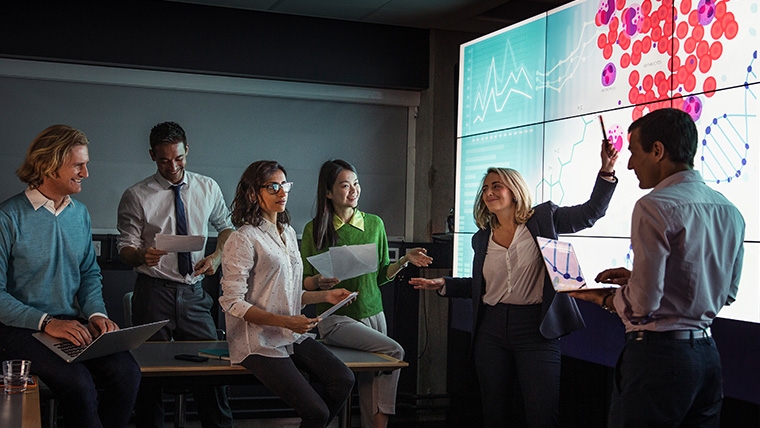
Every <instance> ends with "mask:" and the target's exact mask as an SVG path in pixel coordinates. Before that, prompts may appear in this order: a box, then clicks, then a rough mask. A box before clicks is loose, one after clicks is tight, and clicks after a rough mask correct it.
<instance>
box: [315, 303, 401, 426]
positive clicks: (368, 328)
mask: <svg viewBox="0 0 760 428" xmlns="http://www.w3.org/2000/svg"><path fill="white" fill-rule="evenodd" d="M317 326H318V327H319V334H320V336H322V341H323V342H324V343H325V344H327V345H335V346H341V347H344V348H352V349H359V350H362V351H368V352H377V353H379V354H384V355H388V356H390V357H393V358H396V359H399V360H403V359H404V348H402V347H401V345H399V344H398V342H396V341H395V340H393V339H391V338H390V337H388V336H387V332H388V327H387V324H386V322H385V314H384V313H383V312H380V313H379V314H377V315H374V316H371V317H369V318H364V319H362V320H360V321H356V320H354V319H353V318H350V317H347V316H343V315H331V316H329V317H327V318H326V319H324V320H323V321H321V322H320V323H319V324H317ZM399 375H400V370H393V371H392V372H390V373H388V372H361V373H358V374H357V376H356V379H357V382H358V385H359V409H360V411H361V420H362V428H372V426H373V425H374V415H375V413H378V412H380V413H385V414H388V415H393V414H395V413H396V388H397V386H398V377H399Z"/></svg>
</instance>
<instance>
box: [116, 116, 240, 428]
mask: <svg viewBox="0 0 760 428" xmlns="http://www.w3.org/2000/svg"><path fill="white" fill-rule="evenodd" d="M188 148H189V147H188V144H187V138H186V136H185V131H184V130H183V129H182V127H180V126H179V125H178V124H176V123H174V122H163V123H159V124H158V125H156V126H154V127H153V129H152V130H151V133H150V151H149V153H150V157H151V159H152V160H153V161H154V162H156V166H157V172H156V173H155V174H153V175H151V176H149V177H147V178H145V179H144V180H142V181H140V182H139V183H137V184H135V185H133V186H132V187H130V188H128V189H127V190H126V191H125V192H124V195H123V196H122V198H121V202H120V203H119V211H118V228H119V238H118V241H117V247H118V250H119V256H120V257H121V259H122V260H123V261H124V262H125V263H126V264H128V265H129V266H132V267H133V268H134V269H135V271H136V272H137V274H138V275H137V281H136V282H135V290H134V296H133V300H132V322H133V323H134V324H144V323H148V322H153V321H158V320H162V319H169V320H170V321H169V323H168V324H167V325H166V326H165V327H164V328H162V329H161V330H160V331H159V332H157V333H156V334H155V335H154V336H153V337H152V338H151V340H162V341H168V340H172V339H174V340H216V339H217V334H216V325H215V323H214V320H213V318H212V316H211V308H212V306H213V303H214V301H213V299H212V297H211V296H209V294H208V293H206V292H205V291H204V289H203V287H202V279H203V276H204V275H213V274H214V273H216V270H217V268H218V267H219V264H220V263H221V257H222V249H223V248H224V243H225V241H226V240H227V237H229V235H230V233H231V232H232V230H233V226H232V223H231V221H230V215H229V209H228V208H227V206H226V204H225V202H224V196H223V195H222V192H221V189H220V188H219V185H218V184H217V183H216V181H214V180H213V179H212V178H209V177H206V176H203V175H200V174H196V173H193V172H190V171H186V170H185V164H186V160H187V154H188ZM209 223H211V225H212V226H213V227H214V228H215V229H216V230H217V232H218V233H219V235H218V238H217V243H216V251H214V252H213V253H212V254H210V255H208V256H205V252H204V249H201V250H199V251H194V252H186V253H176V252H171V253H169V252H166V251H163V250H161V249H158V248H156V235H157V234H167V235H202V236H204V237H207V236H208V225H209ZM225 391H226V389H225V387H224V386H219V387H199V388H194V389H193V396H194V398H195V402H196V404H197V406H198V409H199V414H200V419H201V424H202V426H203V427H204V428H211V427H231V426H232V412H231V410H230V407H229V403H228V401H227V396H226V392H225ZM163 418H164V413H163V406H162V402H161V391H160V390H156V389H151V390H147V389H146V388H141V390H140V394H139V396H138V400H137V405H136V407H135V425H136V427H137V428H148V427H163Z"/></svg>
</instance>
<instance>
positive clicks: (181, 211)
mask: <svg viewBox="0 0 760 428" xmlns="http://www.w3.org/2000/svg"><path fill="white" fill-rule="evenodd" d="M184 185H185V183H180V184H174V185H172V190H174V211H175V213H176V217H177V235H187V216H186V215H185V204H184V203H183V202H182V198H181V197H180V190H182V186H184ZM177 263H178V265H179V273H180V275H182V276H185V275H187V274H188V273H190V272H192V267H191V263H190V253H177Z"/></svg>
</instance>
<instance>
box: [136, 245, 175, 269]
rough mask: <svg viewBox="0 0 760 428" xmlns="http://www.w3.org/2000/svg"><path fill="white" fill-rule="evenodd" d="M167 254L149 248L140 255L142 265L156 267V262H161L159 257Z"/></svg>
mask: <svg viewBox="0 0 760 428" xmlns="http://www.w3.org/2000/svg"><path fill="white" fill-rule="evenodd" d="M167 254H169V253H168V252H166V251H164V250H158V249H156V248H153V247H150V248H148V249H147V250H145V252H144V253H143V255H142V259H143V263H144V264H145V265H146V266H156V265H158V262H159V261H160V260H161V257H163V256H165V255H167Z"/></svg>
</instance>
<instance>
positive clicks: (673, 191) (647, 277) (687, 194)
mask: <svg viewBox="0 0 760 428" xmlns="http://www.w3.org/2000/svg"><path fill="white" fill-rule="evenodd" d="M631 230H632V231H633V234H632V235H631V245H632V246H633V254H634V258H633V269H632V270H631V277H630V278H629V279H628V283H627V284H626V285H623V286H622V287H620V290H619V291H618V292H617V293H616V295H615V299H614V304H615V308H616V309H617V313H618V315H619V316H620V317H621V319H622V320H623V323H624V324H625V328H626V331H634V330H655V331H667V330H686V329H704V328H707V327H709V326H710V324H711V323H712V320H713V318H715V316H716V315H717V314H718V311H720V309H721V308H722V307H723V306H724V305H727V304H730V303H731V302H733V301H734V300H735V299H736V294H737V292H738V287H739V279H740V277H741V270H742V260H743V256H744V244H743V241H744V230H745V224H744V218H743V217H742V215H741V213H740V212H739V210H738V209H737V208H736V207H735V206H734V205H733V204H732V203H731V202H729V201H728V199H726V198H725V197H724V196H723V195H722V194H720V193H719V192H717V191H715V190H713V189H711V188H709V187H708V186H707V185H706V184H705V183H704V181H703V180H702V176H701V174H700V173H699V172H698V171H694V170H688V171H682V172H678V173H675V174H673V175H671V176H669V177H667V178H666V179H664V180H662V181H661V182H660V183H659V184H658V185H657V186H655V188H654V189H653V190H652V191H651V192H650V193H649V194H648V195H646V196H643V197H642V198H641V199H639V200H638V202H636V205H635V206H634V208H633V217H632V223H631Z"/></svg>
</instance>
